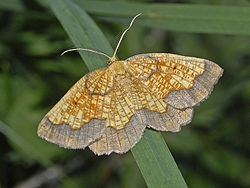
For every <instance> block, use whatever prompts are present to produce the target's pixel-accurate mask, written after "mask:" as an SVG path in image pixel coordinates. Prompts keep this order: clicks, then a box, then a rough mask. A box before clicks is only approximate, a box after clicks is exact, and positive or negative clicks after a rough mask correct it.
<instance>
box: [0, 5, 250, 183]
mask: <svg viewBox="0 0 250 188" xmlns="http://www.w3.org/2000/svg"><path fill="white" fill-rule="evenodd" d="M111 2H113V1H111ZM116 2H118V1H116ZM121 2H124V3H126V2H129V1H121ZM130 2H134V1H130ZM137 2H140V3H152V2H154V3H157V2H165V3H180V4H181V3H186V4H189V5H192V4H207V5H221V6H223V5H228V6H231V7H238V6H242V7H249V5H250V3H249V1H247V0H238V1H233V0H231V1H230V0H206V1H198V0H169V1H157V0H155V1H153V0H152V1H147V0H137ZM96 6H98V4H97V5H96ZM96 8H102V7H96ZM103 8H105V7H103ZM121 8H122V7H121ZM86 11H87V13H90V16H91V17H92V18H93V19H94V21H95V22H96V23H97V25H98V26H99V27H100V29H101V30H102V31H103V33H104V35H105V36H106V37H107V38H108V40H109V42H110V43H111V45H112V46H113V47H114V46H115V45H116V43H117V41H118V39H119V37H120V35H121V33H122V31H123V29H124V28H125V27H126V25H127V24H128V21H127V22H126V25H125V24H124V23H123V21H122V20H121V22H120V23H119V19H118V20H116V22H112V21H109V19H108V18H106V17H105V16H104V17H102V16H101V15H100V14H101V13H99V15H98V16H96V15H95V11H91V10H89V11H88V7H86ZM221 11H222V12H223V7H222V8H221ZM166 14H168V13H167V12H166ZM228 17H230V15H228ZM249 18H250V14H249ZM129 19H131V18H129ZM129 19H128V20H129ZM184 30H185V29H184ZM249 34H250V33H249ZM249 34H248V35H247V34H239V35H237V34H234V35H223V34H216V33H211V32H208V33H206V32H202V33H199V32H195V33H193V32H184V31H182V32H176V31H173V30H171V31H169V30H163V29H156V28H155V27H143V26H139V25H137V24H136V23H135V25H134V26H133V28H132V29H131V30H130V31H129V32H128V33H127V35H126V37H125V38H124V40H123V42H122V44H121V47H120V49H119V52H118V55H119V57H120V59H126V58H127V57H129V56H132V55H135V54H140V53H148V52H169V53H175V54H181V55H186V56H195V57H201V58H205V59H209V60H212V61H214V62H216V63H217V64H219V65H220V66H221V67H223V68H224V70H225V72H224V75H223V77H222V78H221V79H220V80H219V83H218V84H217V85H216V86H215V89H214V91H213V93H212V95H211V97H210V98H209V99H208V100H207V101H205V102H203V103H202V104H201V105H200V106H199V107H196V108H195V115H194V119H193V121H192V123H191V124H189V125H188V126H187V127H184V128H182V131H181V132H179V133H166V132H164V133H162V135H163V136H164V138H165V140H166V143H167V144H168V146H169V148H170V151H171V152H172V154H173V156H174V158H175V160H176V163H177V165H178V167H179V169H180V171H181V173H182V175H183V177H184V179H185V181H186V182H187V185H188V186H189V187H250V164H249V156H250V147H249V143H250V139H249V138H250V134H249V133H250V127H249V125H250V123H249V122H250V38H249ZM72 47H73V44H72V42H71V40H70V39H69V37H68V36H67V34H66V32H65V31H64V29H63V27H62V26H61V25H60V23H59V22H58V20H57V19H56V17H55V16H54V14H53V12H52V11H51V9H50V8H49V6H47V4H46V3H45V1H42V0H40V1H39V0H37V1H33V0H8V1H1V2H0V146H1V147H0V187H15V186H16V187H145V186H146V184H145V182H144V179H143V177H142V175H141V173H140V171H139V169H138V167H137V164H136V162H135V160H134V158H133V156H132V154H131V152H128V153H126V154H124V155H117V154H112V155H110V156H101V157H97V156H95V155H94V154H93V153H92V152H90V151H89V149H85V150H66V149H62V148H59V147H58V146H56V145H53V144H50V143H48V142H46V141H44V140H42V139H40V138H38V136H37V134H36V129H37V126H38V124H39V122H40V120H41V119H42V118H43V116H44V115H45V114H46V112H47V111H48V110H49V109H50V108H51V107H53V105H55V103H56V102H57V101H58V100H59V99H60V98H61V97H62V96H63V95H64V93H65V92H66V91H67V90H68V89H69V88H70V87H71V86H72V85H73V84H74V83H75V82H76V81H77V80H78V79H80V78H81V77H82V76H83V75H84V74H86V73H87V71H88V70H87V68H86V66H85V64H84V62H83V61H82V59H81V58H80V56H79V55H78V54H77V53H71V54H67V55H65V56H62V57H61V56H60V53H61V52H62V51H64V50H66V49H69V48H72ZM110 55H111V54H110ZM89 56H95V55H93V54H89ZM103 61H105V58H104V59H103Z"/></svg>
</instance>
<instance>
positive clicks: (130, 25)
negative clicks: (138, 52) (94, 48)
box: [112, 13, 141, 57]
mask: <svg viewBox="0 0 250 188" xmlns="http://www.w3.org/2000/svg"><path fill="white" fill-rule="evenodd" d="M140 15H141V13H140V14H137V15H136V16H135V17H134V18H133V19H132V21H131V22H130V24H129V26H128V28H127V29H125V31H124V32H123V33H122V36H121V38H120V40H119V42H118V44H117V46H116V48H115V52H114V55H113V56H112V57H115V55H116V52H117V50H118V48H119V46H120V44H121V41H122V39H123V37H124V35H125V33H126V32H127V31H128V30H129V29H130V28H131V27H132V25H133V23H134V21H135V19H136V18H137V17H138V16H140Z"/></svg>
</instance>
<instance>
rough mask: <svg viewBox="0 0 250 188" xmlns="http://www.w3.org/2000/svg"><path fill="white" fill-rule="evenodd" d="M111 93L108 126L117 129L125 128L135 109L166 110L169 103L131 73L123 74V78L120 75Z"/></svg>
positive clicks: (161, 111)
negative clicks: (131, 75) (130, 74)
mask: <svg viewBox="0 0 250 188" xmlns="http://www.w3.org/2000/svg"><path fill="white" fill-rule="evenodd" d="M110 95H111V103H110V111H109V115H108V117H109V118H108V121H107V126H108V127H113V128H115V129H116V130H119V129H122V128H124V127H125V126H126V124H127V123H128V122H129V121H130V118H131V116H132V115H133V114H134V113H135V111H136V110H139V109H141V108H147V109H149V110H152V111H157V112H160V113H163V112H166V107H167V104H166V103H165V102H164V101H163V100H162V99H160V98H159V97H157V95H155V94H154V93H151V91H150V89H149V88H147V86H146V85H145V84H143V83H142V82H141V81H140V80H138V79H136V78H134V77H130V76H129V75H127V76H123V77H122V79H119V77H118V80H117V82H116V84H115V86H114V90H113V91H112V92H111V93H110Z"/></svg>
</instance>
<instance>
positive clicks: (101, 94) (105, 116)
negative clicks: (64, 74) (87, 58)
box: [37, 14, 223, 155]
mask: <svg viewBox="0 0 250 188" xmlns="http://www.w3.org/2000/svg"><path fill="white" fill-rule="evenodd" d="M139 15H140V14H138V15H136V16H135V17H134V18H133V19H132V21H131V23H130V25H129V27H128V28H127V29H126V30H125V31H124V32H123V34H122V36H121V38H120V40H119V42H118V44H117V46H116V49H115V51H114V54H113V56H112V57H110V56H108V55H106V54H104V53H102V52H97V51H95V50H91V49H84V48H74V49H69V50H66V51H65V52H64V53H66V52H69V51H75V50H84V51H89V52H94V53H96V54H99V55H103V56H105V57H107V65H108V67H107V68H106V67H105V68H100V69H96V70H94V71H92V72H89V73H88V74H86V75H85V76H83V77H82V78H81V79H80V80H79V81H78V82H77V83H76V84H75V85H74V86H73V87H72V88H71V89H70V90H69V91H68V92H67V93H66V94H65V95H64V96H63V97H62V99H61V100H60V101H59V102H58V103H57V104H56V105H55V106H54V107H53V108H52V109H51V110H50V111H49V112H48V113H47V114H46V115H45V117H44V118H43V119H42V121H41V122H40V124H39V126H38V131H37V133H38V135H39V136H40V137H42V138H44V139H45V140H47V141H49V142H52V143H55V144H58V145H59V146H61V147H64V148H69V149H84V148H85V147H87V146H88V147H89V148H90V149H91V150H92V151H93V152H94V153H95V154H97V155H103V154H107V155H109V154H110V153H112V152H115V153H125V152H127V151H128V150H130V149H131V148H132V147H133V146H134V145H135V144H136V143H137V142H138V141H139V140H140V139H141V137H142V135H143V132H144V130H145V128H146V127H148V128H152V129H155V130H157V131H171V132H178V131H180V130H181V126H184V125H187V124H188V123H190V122H191V120H192V117H193V107H194V106H197V105H199V104H200V102H202V101H204V100H205V99H207V98H208V97H209V95H210V94H211V92H212V90H213V87H214V85H215V84H216V83H217V82H218V80H219V78H220V77H221V76H222V74H223V69H222V68H221V67H220V66H218V65H217V64H215V63H213V62H211V61H209V60H206V59H201V58H196V57H186V56H181V55H175V54H169V53H148V54H140V55H135V56H132V57H129V58H128V59H126V60H118V59H117V58H116V52H117V50H118V47H119V45H120V43H121V41H122V38H123V37H124V35H125V33H126V32H127V31H128V30H129V29H130V27H131V26H132V24H133V22H134V20H135V19H136V17H138V16H139ZM64 53H63V54H64Z"/></svg>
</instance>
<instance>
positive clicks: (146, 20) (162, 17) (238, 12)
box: [73, 0, 250, 35]
mask: <svg viewBox="0 0 250 188" xmlns="http://www.w3.org/2000/svg"><path fill="white" fill-rule="evenodd" d="M73 1H74V2H76V3H77V4H78V5H79V6H81V7H82V8H84V9H85V10H86V11H87V12H89V13H91V14H94V15H96V16H99V17H98V18H100V19H104V20H107V21H111V22H118V23H128V22H129V20H128V19H127V18H130V17H132V16H134V15H136V14H138V13H142V15H141V16H140V20H138V21H137V24H139V25H143V26H148V27H154V28H160V29H166V30H171V31H181V32H196V33H215V34H237V35H250V8H249V7H229V6H210V5H187V4H169V3H150V4H149V3H147V4H146V3H131V2H112V1H108V2H107V1H89V0H73Z"/></svg>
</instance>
